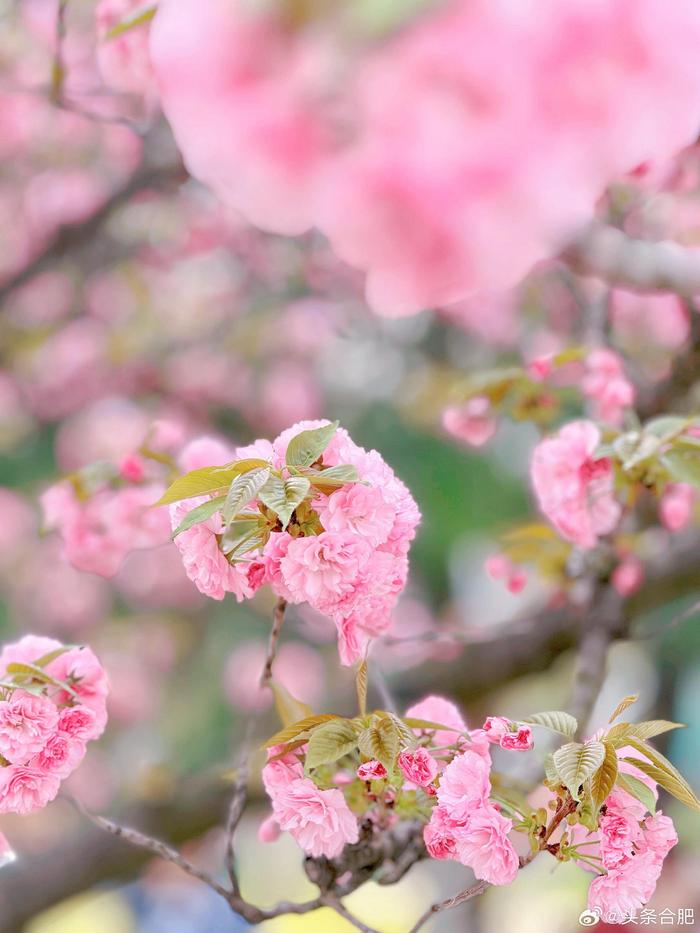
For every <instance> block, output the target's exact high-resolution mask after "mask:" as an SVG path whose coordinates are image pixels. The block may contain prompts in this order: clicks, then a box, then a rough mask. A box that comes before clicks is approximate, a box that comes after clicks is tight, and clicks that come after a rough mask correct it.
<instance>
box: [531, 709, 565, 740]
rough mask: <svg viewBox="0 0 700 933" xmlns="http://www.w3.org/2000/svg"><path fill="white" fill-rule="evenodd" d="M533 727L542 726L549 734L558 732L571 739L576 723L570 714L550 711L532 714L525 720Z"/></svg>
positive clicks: (561, 711)
mask: <svg viewBox="0 0 700 933" xmlns="http://www.w3.org/2000/svg"><path fill="white" fill-rule="evenodd" d="M525 722H527V723H531V724H532V725H534V726H543V727H544V728H545V729H549V730H550V731H551V732H558V733H559V734H560V735H565V736H567V737H568V738H570V739H572V738H573V737H574V736H575V735H576V730H577V729H578V723H577V722H576V720H575V719H574V717H573V716H572V715H571V714H570V713H565V712H564V711H563V710H550V711H548V712H546V713H534V714H533V715H532V716H528V718H527V719H526V720H525Z"/></svg>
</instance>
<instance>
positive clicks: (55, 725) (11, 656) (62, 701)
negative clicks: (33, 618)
mask: <svg viewBox="0 0 700 933" xmlns="http://www.w3.org/2000/svg"><path fill="white" fill-rule="evenodd" d="M62 649H63V646H62V645H61V643H60V642H58V641H55V640H54V639H51V638H43V637H38V636H34V635H26V636H25V637H24V638H22V639H21V640H20V641H19V642H16V643H15V644H11V645H6V646H5V647H4V648H3V649H2V652H1V653H0V679H2V681H3V683H4V684H5V685H7V684H12V683H14V681H13V677H14V676H15V674H16V673H17V672H16V671H15V670H14V669H13V667H12V665H13V664H22V665H27V664H32V665H34V664H36V662H41V668H42V669H43V670H44V671H45V673H46V675H47V678H48V680H47V683H46V684H43V683H42V682H41V681H37V683H38V684H40V685H41V686H40V687H39V690H38V691H35V690H34V689H32V692H29V690H28V688H27V689H23V688H22V686H21V685H20V684H18V686H17V687H15V688H12V687H8V686H4V687H3V694H4V698H3V699H2V700H0V762H1V763H2V766H0V813H18V814H26V813H32V812H34V811H35V810H38V809H41V808H42V807H44V806H46V804H47V803H50V801H52V800H53V799H54V797H55V796H56V794H57V793H58V790H59V787H60V784H61V781H62V780H64V779H65V778H67V777H68V776H69V775H70V774H71V773H72V772H73V771H74V770H75V769H76V768H77V767H78V765H79V764H80V762H81V761H82V759H83V757H84V756H85V750H86V745H87V742H88V741H90V740H91V739H95V738H97V737H98V736H99V735H101V733H102V731H103V729H104V727H105V724H106V721H107V709H106V699H107V693H108V684H107V678H106V675H105V672H104V670H103V668H102V666H101V665H100V663H99V661H98V660H97V658H96V657H95V655H94V654H93V653H92V651H90V649H89V648H70V649H67V650H62ZM52 653H55V654H56V656H55V657H53V658H52V657H50V655H51V654H52ZM47 655H49V657H46V656H47ZM44 658H46V660H44ZM8 667H9V669H8ZM59 681H60V682H61V683H62V684H65V689H64V688H63V687H62V686H61V683H58V682H59Z"/></svg>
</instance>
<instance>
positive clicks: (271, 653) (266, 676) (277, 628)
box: [260, 596, 287, 687]
mask: <svg viewBox="0 0 700 933" xmlns="http://www.w3.org/2000/svg"><path fill="white" fill-rule="evenodd" d="M286 609H287V600H286V599H283V598H282V597H281V596H280V597H279V599H278V600H277V602H276V603H275V608H274V609H273V610H272V628H271V630H270V639H269V641H268V643H267V657H266V658H265V667H264V668H263V672H262V674H261V675H260V686H261V687H266V686H267V685H268V684H269V683H270V681H271V680H272V665H273V664H274V663H275V656H276V654H277V642H278V641H279V637H280V633H281V631H282V626H283V625H284V614H285V611H286Z"/></svg>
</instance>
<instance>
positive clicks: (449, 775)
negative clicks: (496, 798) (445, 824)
mask: <svg viewBox="0 0 700 933" xmlns="http://www.w3.org/2000/svg"><path fill="white" fill-rule="evenodd" d="M490 764H491V763H490V761H488V760H487V759H486V758H484V757H483V756H482V755H480V754H479V753H478V752H474V751H471V750H469V751H466V752H463V753H462V754H461V755H457V757H456V758H454V759H453V760H452V761H451V762H450V763H449V765H448V766H447V767H446V768H445V770H444V771H443V773H442V777H441V778H440V787H439V788H438V793H437V797H438V801H439V803H440V806H442V807H443V808H444V809H445V810H446V812H447V813H448V814H449V816H450V819H451V820H453V822H454V823H457V824H459V825H466V824H467V823H468V822H469V820H470V818H471V816H472V814H473V813H474V812H475V811H476V810H478V809H479V808H480V807H482V806H484V805H485V804H486V802H487V800H488V796H489V793H490V792H491V781H490V780H489V771H490Z"/></svg>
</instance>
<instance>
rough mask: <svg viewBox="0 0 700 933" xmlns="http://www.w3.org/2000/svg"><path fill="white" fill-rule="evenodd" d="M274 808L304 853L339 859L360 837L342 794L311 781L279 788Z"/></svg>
mask: <svg viewBox="0 0 700 933" xmlns="http://www.w3.org/2000/svg"><path fill="white" fill-rule="evenodd" d="M272 809H273V811H274V814H275V818H276V820H277V822H278V823H279V826H280V829H282V830H285V831H287V832H290V833H291V834H292V836H293V837H294V838H295V839H296V841H297V842H298V843H299V845H300V846H301V848H302V849H303V850H304V852H306V854H307V855H310V856H313V857H315V858H319V857H320V856H325V857H326V858H336V857H337V856H338V855H340V853H341V852H342V851H343V849H344V848H345V846H346V845H347V844H348V843H353V842H357V840H358V838H359V830H358V826H357V820H356V819H355V817H354V816H353V814H352V812H351V811H350V809H349V807H348V805H347V803H346V802H345V798H344V797H343V794H342V792H341V791H339V790H337V789H336V788H331V789H330V790H319V788H318V787H316V785H315V784H314V782H313V781H311V780H310V779H309V778H298V779H296V780H293V781H291V782H290V783H289V784H287V785H286V786H285V787H283V788H280V789H278V790H277V791H276V792H275V795H274V796H273V798H272Z"/></svg>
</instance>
